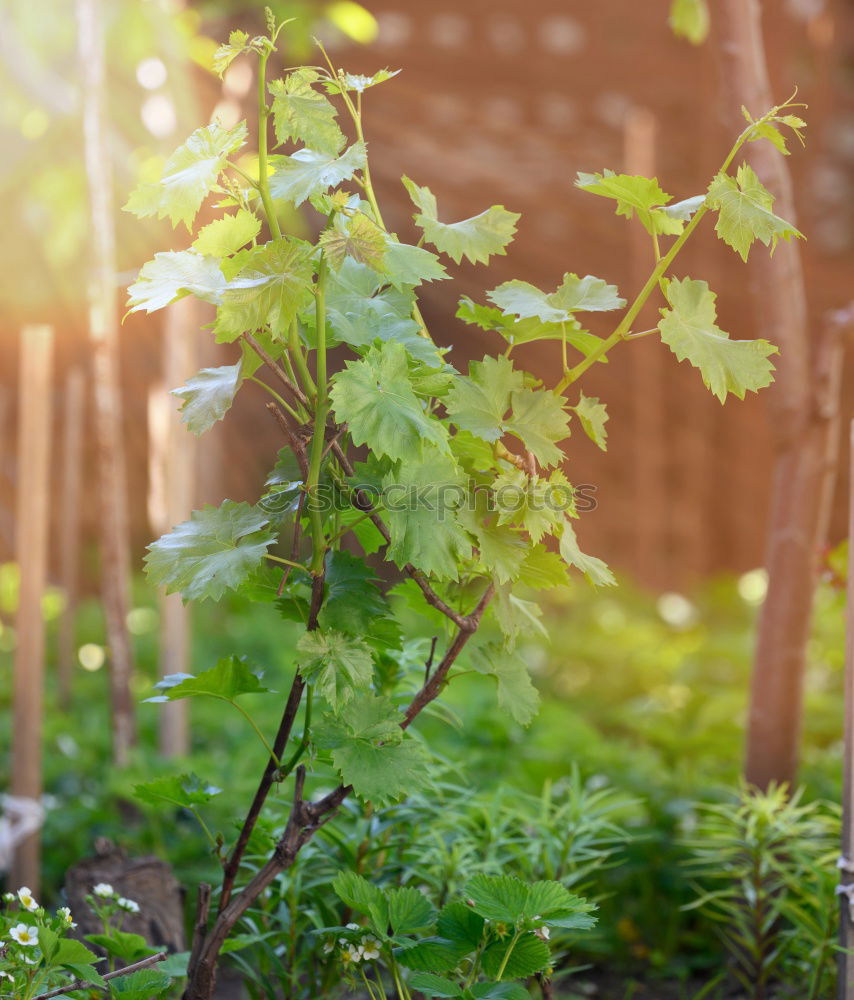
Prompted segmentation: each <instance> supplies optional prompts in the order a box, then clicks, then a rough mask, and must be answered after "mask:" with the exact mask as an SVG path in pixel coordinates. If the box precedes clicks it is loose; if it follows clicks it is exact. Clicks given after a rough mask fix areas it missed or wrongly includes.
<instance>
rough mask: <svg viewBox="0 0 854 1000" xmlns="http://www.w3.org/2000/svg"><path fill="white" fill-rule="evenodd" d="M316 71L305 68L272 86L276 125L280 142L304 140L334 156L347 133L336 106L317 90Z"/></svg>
mask: <svg viewBox="0 0 854 1000" xmlns="http://www.w3.org/2000/svg"><path fill="white" fill-rule="evenodd" d="M319 79H320V75H319V74H318V73H317V71H316V70H313V69H310V68H309V67H302V68H300V69H297V70H294V72H293V73H289V74H288V75H287V76H286V77H285V79H284V80H274V81H273V82H272V83H271V84H270V85H269V90H270V94H271V95H272V98H273V126H274V128H275V132H276V139H277V141H278V142H279V143H286V142H288V140H293V141H294V142H302V143H304V144H305V145H306V146H308V147H309V148H310V149H314V150H317V151H318V152H320V153H327V154H330V155H332V156H334V155H336V154H337V153H339V152H340V150H341V149H342V147H343V146H344V143H345V142H346V140H345V138H344V133H343V132H342V131H341V129H340V128H339V127H338V122H337V120H336V119H337V116H338V112H337V111H336V110H335V105H334V104H333V103H332V102H331V101H330V100H329V98H328V97H326V96H325V95H324V94H321V93H319V92H318V91H317V90H315V89H314V86H313V85H314V84H315V83H316V82H317V81H318V80H319Z"/></svg>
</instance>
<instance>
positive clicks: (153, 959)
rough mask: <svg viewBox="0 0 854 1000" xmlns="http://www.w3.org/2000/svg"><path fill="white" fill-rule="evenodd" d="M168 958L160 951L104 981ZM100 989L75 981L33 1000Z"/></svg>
mask: <svg viewBox="0 0 854 1000" xmlns="http://www.w3.org/2000/svg"><path fill="white" fill-rule="evenodd" d="M166 957H167V955H166V952H165V951H158V952H157V954H156V955H149V956H148V958H143V959H141V960H140V961H139V962H134V963H133V965H127V966H125V968H124V969H116V971H115V972H108V973H107V974H106V975H105V976H104V979H105V980H110V979H118V978H119V977H120V976H129V975H130V974H131V973H132V972H139V970H140V969H146V968H148V966H149V965H156V964H157V963H158V962H162V961H164V960H165V959H166ZM99 988H100V987H98V986H96V985H95V983H90V982H88V981H87V980H85V979H75V980H74V982H73V983H69V984H67V985H65V986H57V988H56V989H55V990H50V991H49V992H47V993H39V995H38V996H37V997H34V998H33V1000H48V998H49V997H61V996H64V995H65V994H66V993H71V992H72V991H73V990H96V989H99Z"/></svg>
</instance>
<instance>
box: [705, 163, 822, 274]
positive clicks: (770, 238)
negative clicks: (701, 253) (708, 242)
mask: <svg viewBox="0 0 854 1000" xmlns="http://www.w3.org/2000/svg"><path fill="white" fill-rule="evenodd" d="M707 201H708V204H709V205H710V206H711V208H713V209H717V212H718V221H717V223H716V225H715V232H716V233H717V234H718V236H720V238H721V239H722V240H723V241H724V243H726V244H727V245H728V246H731V247H732V248H733V250H735V252H736V253H737V254H738V255H739V256H740V257H741V258H742V260H744V261H746V260H747V257H748V254H749V253H750V247H751V245H752V244H753V241H754V240H759V241H760V242H762V243H764V244H765V246H766V247H770V248H771V252H772V253H773V252H774V249H775V247H776V246H777V241H778V240H780V239H784V240H791V239H792V238H793V237H797V238H798V239H803V238H804V234H803V233H802V232H800V231H799V230H798V229H796V228H795V227H794V226H793V225H792V224H791V223H789V222H786V220H785V219H781V218H780V217H779V216H778V215H775V214H774V213H773V212H772V211H771V206H772V205H773V204H774V197H773V195H772V194H771V192H770V191H769V190H768V189H767V188H766V187H765V186H764V185H763V184H762V182H761V181H760V180H759V178H758V177H757V176H756V174H755V172H754V171H753V169H752V168H751V167H750V166H749V165H748V164H747V163H742V165H741V166H740V167H739V168H738V171H737V172H736V175H735V177H734V178H733V177H730V176H728V175H727V174H718V176H717V177H716V178H715V179H714V180H713V181H712V183H711V184H710V185H709V194H708V198H707Z"/></svg>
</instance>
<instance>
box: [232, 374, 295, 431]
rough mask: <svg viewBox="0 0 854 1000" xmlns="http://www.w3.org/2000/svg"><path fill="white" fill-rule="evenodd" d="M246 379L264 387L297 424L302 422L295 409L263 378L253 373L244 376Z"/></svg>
mask: <svg viewBox="0 0 854 1000" xmlns="http://www.w3.org/2000/svg"><path fill="white" fill-rule="evenodd" d="M246 380H247V381H248V382H254V383H255V384H256V385H260V386H261V388H262V389H265V390H266V391H267V392H268V393H269V394H270V395H271V396H272V397H273V399H275V400H276V402H277V403H278V404H279V406H281V407H282V409H284V410H286V411H287V412H288V413H290V415H291V416H292V417H293V418H294V420H296V422H297V423H298V424H299V423H301V422H302V421H301V420H300V416H299V414H298V413H297V412H296V410H295V409H294V408H293V407H292V406H291V405H290V404H288V403H287V402H286V401H285V400H284V399H282V397H281V396H280V395H279V394H278V393H277V392H276V390H275V389H274V388H273V387H272V386H269V385H267V383H266V382H265V381H264V380H263V379H260V378H256V377H255V376H254V375H248V376H247V377H246Z"/></svg>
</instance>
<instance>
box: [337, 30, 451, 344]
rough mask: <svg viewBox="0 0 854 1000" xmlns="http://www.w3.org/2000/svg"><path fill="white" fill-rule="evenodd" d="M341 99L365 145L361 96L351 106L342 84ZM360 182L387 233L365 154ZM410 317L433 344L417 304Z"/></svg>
mask: <svg viewBox="0 0 854 1000" xmlns="http://www.w3.org/2000/svg"><path fill="white" fill-rule="evenodd" d="M318 45H320V43H319V42H318ZM320 51H321V52H322V53H323V58H324V59H325V60H326V64H327V66H328V67H329V72H330V73H331V74H332V78H333V79H334V80H339V77H338V73H337V72H336V70H335V66H334V65H333V63H332V60H331V59H330V58H329V56H328V55H327V53H326V49H325V48H324V47H323V46H322V45H320ZM341 98H342V100H343V101H344V105H345V107H346V108H347V111H348V113H349V115H350V117H351V118H352V120H353V127H354V128H355V129H356V138H357V139H358V141H359V142H361V143H362V144H363V145H367V144H366V143H365V130H364V127H363V126H362V95H361V93H359V94H357V96H356V104H353V101H352V99H351V97H350V95H349V94H348V93H347V91H346V89H345V88H344V86H343V84H341ZM362 181H363V184H362V187H363V188H364V191H365V194H366V196H367V198H368V204H369V205H370V206H371V211H372V212H373V213H374V219H375V221H376V223H377V225H379V226H380V227H381V228H382V229H383V230H384V232H386V233H388V229H387V228H386V224H385V222H384V221H383V215H382V212H381V211H380V204H379V201H378V200H377V195H376V192H375V191H374V185H373V182H372V181H371V167H370V164H369V162H368V156H367V153H366V154H365V166H364V168H363V170H362ZM423 241H424V237H423V236H422V237H421V239H420V240H419V241H418V246H419V247H420V246H421V244H422V243H423ZM412 316H413V318H414V320H415V322H416V323H417V324H418V326H419V333H420V334H421V336H422V337H425V338H426V339H427V340H429V341H430V342H431V343H432V342H433V338H432V337H431V336H430V331H429V330H428V329H427V324H426V323H425V322H424V317H423V315H422V314H421V310H420V309H419V307H418V303H417V302H415V303H414V304H413V306H412Z"/></svg>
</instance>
